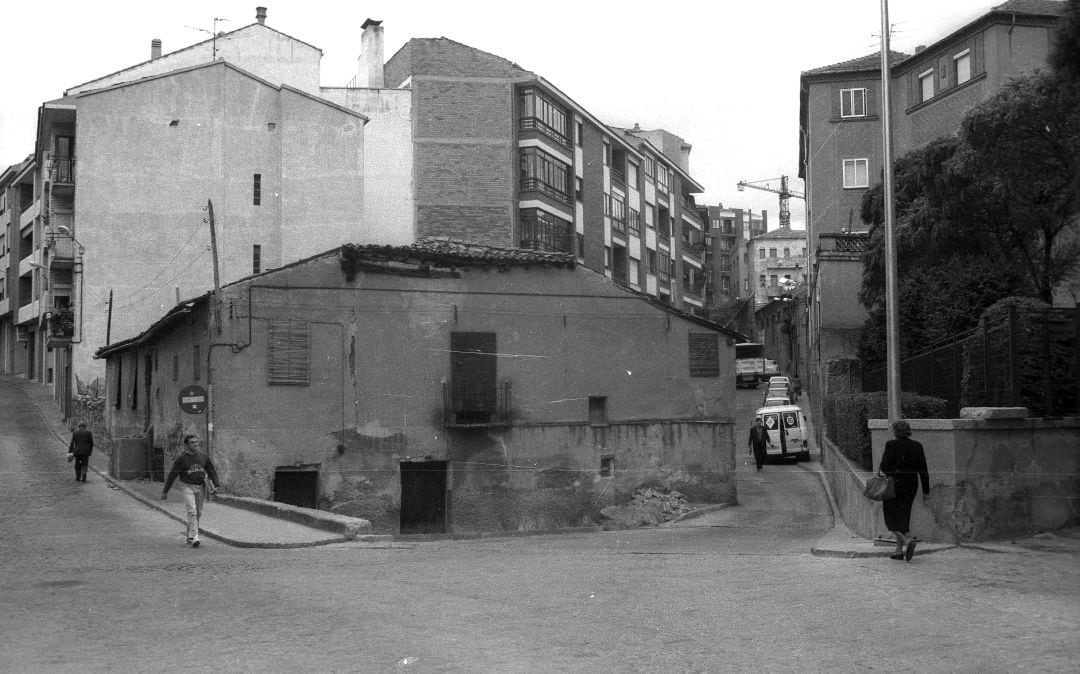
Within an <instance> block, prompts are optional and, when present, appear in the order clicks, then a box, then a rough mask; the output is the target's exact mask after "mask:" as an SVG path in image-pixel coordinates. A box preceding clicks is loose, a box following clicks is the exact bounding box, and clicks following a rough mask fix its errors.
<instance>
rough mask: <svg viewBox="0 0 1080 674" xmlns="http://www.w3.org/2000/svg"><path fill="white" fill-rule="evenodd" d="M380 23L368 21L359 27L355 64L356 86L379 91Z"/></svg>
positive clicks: (381, 68) (380, 70)
mask: <svg viewBox="0 0 1080 674" xmlns="http://www.w3.org/2000/svg"><path fill="white" fill-rule="evenodd" d="M381 24H382V21H376V20H375V19H368V20H367V21H365V22H364V25H362V26H360V28H362V29H363V31H364V33H363V34H362V35H361V36H360V58H359V59H358V63H357V74H356V82H357V86H360V87H368V88H372V89H381V88H383V87H384V86H386V84H385V83H384V81H383V29H382V25H381Z"/></svg>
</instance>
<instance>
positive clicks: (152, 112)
mask: <svg viewBox="0 0 1080 674" xmlns="http://www.w3.org/2000/svg"><path fill="white" fill-rule="evenodd" d="M77 114H78V130H79V131H78V136H77V137H76V151H77V155H78V157H79V179H78V182H77V185H76V203H77V204H78V209H77V210H76V213H75V228H76V231H77V233H78V234H77V235H78V237H79V241H80V243H82V244H83V246H84V247H85V249H86V251H87V252H86V254H85V255H84V256H83V271H84V276H83V278H84V283H85V287H84V293H85V295H84V301H83V302H84V304H83V306H84V315H83V335H84V339H83V341H82V343H81V344H78V345H76V346H75V347H74V349H73V358H74V369H75V372H76V373H77V374H78V375H79V376H80V377H81V378H82V379H83V380H84V381H89V380H91V379H93V378H94V377H95V376H100V374H102V372H103V369H102V368H101V363H100V361H98V362H94V361H92V360H91V358H92V354H93V353H94V351H96V350H97V349H98V348H100V347H101V346H103V345H105V336H106V332H107V326H106V323H107V313H108V312H107V306H106V304H107V301H108V296H109V290H110V289H112V290H113V293H114V300H113V312H112V330H111V339H112V341H113V342H115V341H119V340H122V339H125V338H128V337H131V336H134V335H135V334H137V333H138V332H139V331H140V330H142V329H144V328H145V327H146V326H148V325H149V324H150V323H152V322H153V321H154V320H156V319H157V318H159V317H160V316H161V315H163V314H164V312H165V311H166V310H167V309H168V308H169V307H172V306H173V305H174V304H176V301H177V295H179V296H180V298H189V297H193V296H196V295H199V294H201V293H203V292H205V291H206V290H208V289H209V288H211V287H212V285H213V267H212V259H211V255H210V253H209V251H208V250H207V247H208V246H209V243H210V236H209V227H208V226H207V224H206V217H207V214H206V211H205V210H204V209H205V207H206V202H207V200H208V199H212V200H213V203H214V211H215V216H216V226H217V236H218V249H219V258H220V269H221V278H222V282H223V283H228V282H230V281H233V280H236V279H238V278H242V277H245V276H248V275H250V274H251V273H252V250H253V248H252V247H253V245H255V244H259V245H261V246H262V268H263V269H267V268H270V267H276V266H280V265H282V264H284V263H287V262H291V261H295V260H296V259H299V258H300V257H301V256H302V255H305V254H306V255H310V254H312V253H314V252H316V251H317V250H325V249H326V248H328V247H330V246H332V245H337V244H338V243H340V242H341V241H344V240H351V239H352V238H353V236H354V235H355V234H356V231H357V229H358V223H359V222H360V221H361V217H362V216H361V214H362V208H363V206H362V204H363V196H362V195H363V130H362V120H361V119H359V118H357V117H356V116H354V115H352V114H349V113H348V112H346V111H343V110H338V109H336V108H334V107H333V106H330V105H327V104H325V103H321V102H318V101H315V100H313V99H311V98H308V97H305V96H302V95H300V94H298V93H296V92H293V91H289V90H285V91H282V90H279V89H277V88H275V87H271V86H268V85H267V84H265V83H263V82H260V81H258V80H255V79H252V78H251V77H248V76H247V75H245V74H243V73H241V72H239V71H237V70H235V69H233V68H230V67H227V66H225V65H224V64H217V65H214V66H209V67H205V68H198V69H194V70H188V71H184V72H181V73H176V74H174V75H171V76H168V77H163V78H158V79H152V80H146V81H144V82H139V83H136V84H132V85H128V86H123V87H119V88H116V89H110V90H107V91H102V92H99V93H95V94H90V95H86V96H83V97H80V98H79V99H78V113H77ZM174 122H175V123H174ZM255 174H260V175H261V181H262V182H261V203H260V204H259V205H255V204H254V198H253V196H254V175H255ZM285 218H287V227H284V226H283V223H285V222H286V219H285ZM283 231H284V232H287V233H286V234H285V235H283ZM177 289H179V290H177Z"/></svg>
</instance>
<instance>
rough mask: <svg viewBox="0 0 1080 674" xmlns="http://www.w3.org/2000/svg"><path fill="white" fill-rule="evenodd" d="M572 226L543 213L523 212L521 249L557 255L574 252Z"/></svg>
mask: <svg viewBox="0 0 1080 674" xmlns="http://www.w3.org/2000/svg"><path fill="white" fill-rule="evenodd" d="M571 228H572V225H571V224H570V223H567V222H561V221H558V220H556V219H555V218H554V217H552V216H550V215H548V214H546V213H543V212H542V211H532V212H530V211H522V214H521V245H520V247H521V248H526V249H529V250H546V251H552V252H556V253H570V252H572V251H573V239H572V235H573V234H572V231H571Z"/></svg>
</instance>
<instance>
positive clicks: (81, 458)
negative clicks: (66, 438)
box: [68, 421, 94, 482]
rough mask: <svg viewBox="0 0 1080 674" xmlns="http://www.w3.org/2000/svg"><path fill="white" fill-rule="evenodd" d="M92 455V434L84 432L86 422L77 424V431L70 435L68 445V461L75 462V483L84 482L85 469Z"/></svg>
mask: <svg viewBox="0 0 1080 674" xmlns="http://www.w3.org/2000/svg"><path fill="white" fill-rule="evenodd" d="M93 453H94V434H93V433H91V432H90V431H88V430H86V422H85V421H80V422H79V429H78V430H77V431H75V432H74V433H72V434H71V442H69V443H68V461H71V460H72V459H74V460H75V481H76V482H79V481H82V482H86V468H87V466H88V465H89V464H90V455H91V454H93Z"/></svg>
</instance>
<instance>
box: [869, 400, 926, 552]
mask: <svg viewBox="0 0 1080 674" xmlns="http://www.w3.org/2000/svg"><path fill="white" fill-rule="evenodd" d="M892 432H893V436H894V437H895V439H894V440H889V441H888V442H886V443H885V451H884V453H883V454H882V455H881V466H880V467H879V471H880V472H881V473H883V474H884V475H886V476H888V477H891V478H892V479H893V483H894V484H895V486H896V496H895V497H893V498H892V499H890V500H888V501H883V502H882V504H881V505H882V513H883V514H884V515H885V527H886V528H887V529H888V530H889V531H891V532H892V533H893V536H895V537H896V552H895V553H894V554H892V555H890V558H891V559H903V560H907V561H909V562H910V561H911V558H912V557H913V556H914V555H915V541H916V538H915V537H914V536H912V535H910V533H909V530H910V528H911V506H912V504H913V503H914V502H915V494H916V492H918V490H919V482H920V481H922V491H923V496H922V497H923V503H926V502H927V500H928V499H929V498H930V474H929V473H928V472H927V470H926V454H925V453H924V452H923V446H922V443H920V442H916V441H915V440H912V439H911V425H910V424H908V422H906V421H904V420H903V419H900V420H898V421H895V422H893V425H892Z"/></svg>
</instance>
